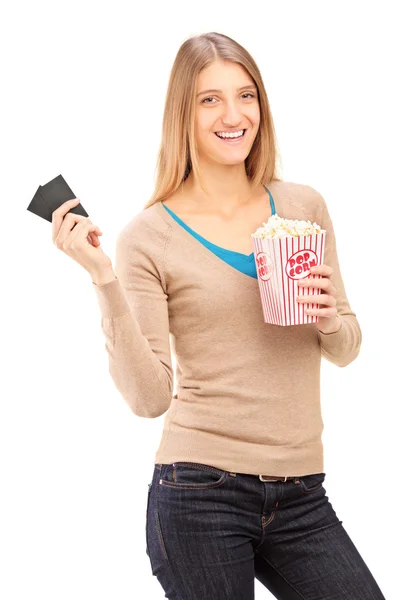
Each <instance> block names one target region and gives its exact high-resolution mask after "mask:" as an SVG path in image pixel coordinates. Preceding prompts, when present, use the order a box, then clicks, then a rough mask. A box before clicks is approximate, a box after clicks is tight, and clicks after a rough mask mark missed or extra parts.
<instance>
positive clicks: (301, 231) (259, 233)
mask: <svg viewBox="0 0 400 600" xmlns="http://www.w3.org/2000/svg"><path fill="white" fill-rule="evenodd" d="M325 231H326V230H325V229H321V227H320V226H319V225H318V224H317V223H311V221H304V220H303V221H299V220H298V219H294V220H293V219H284V218H283V217H278V215H277V214H275V215H272V216H271V217H270V218H269V219H268V223H263V227H259V228H258V229H257V230H256V231H255V233H252V234H251V235H252V237H261V238H266V237H268V238H282V237H286V236H288V235H290V236H292V237H298V236H299V235H314V234H315V233H322V232H325Z"/></svg>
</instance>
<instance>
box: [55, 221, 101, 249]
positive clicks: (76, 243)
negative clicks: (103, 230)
mask: <svg viewBox="0 0 400 600" xmlns="http://www.w3.org/2000/svg"><path fill="white" fill-rule="evenodd" d="M98 230H99V228H98V227H97V225H94V224H93V223H92V222H91V220H90V219H84V220H83V221H79V223H77V225H76V227H75V229H74V230H73V231H71V234H70V235H69V236H68V238H67V239H66V240H65V242H64V246H63V248H64V249H67V250H77V249H79V248H81V247H82V246H84V245H85V243H88V236H89V233H94V234H96V235H97V231H98Z"/></svg>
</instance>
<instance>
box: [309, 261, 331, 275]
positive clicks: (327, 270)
mask: <svg viewBox="0 0 400 600" xmlns="http://www.w3.org/2000/svg"><path fill="white" fill-rule="evenodd" d="M310 273H312V274H316V275H317V274H318V275H325V277H330V276H331V275H332V273H333V269H332V267H330V266H329V265H324V264H322V265H315V266H314V267H311V268H310Z"/></svg>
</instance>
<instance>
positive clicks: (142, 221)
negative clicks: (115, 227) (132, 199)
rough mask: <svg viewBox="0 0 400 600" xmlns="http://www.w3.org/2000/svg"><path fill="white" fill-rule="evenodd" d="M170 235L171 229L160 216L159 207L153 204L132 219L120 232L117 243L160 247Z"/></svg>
mask: <svg viewBox="0 0 400 600" xmlns="http://www.w3.org/2000/svg"><path fill="white" fill-rule="evenodd" d="M157 204H158V203H157ZM170 235H171V227H170V226H169V225H168V223H167V222H166V221H165V220H164V219H163V218H162V216H161V215H160V212H159V207H158V206H156V204H152V205H151V206H149V207H148V208H144V209H142V210H141V211H140V212H138V213H137V214H136V215H135V216H134V217H132V218H131V219H130V221H129V222H128V223H127V224H126V225H125V226H124V227H123V228H122V230H121V231H120V233H119V235H118V241H117V243H118V244H125V243H128V244H129V243H132V244H133V243H136V244H137V245H143V246H146V247H148V248H151V247H154V246H155V247H159V246H160V245H161V244H162V242H163V241H165V240H166V238H168V237H169V236H170Z"/></svg>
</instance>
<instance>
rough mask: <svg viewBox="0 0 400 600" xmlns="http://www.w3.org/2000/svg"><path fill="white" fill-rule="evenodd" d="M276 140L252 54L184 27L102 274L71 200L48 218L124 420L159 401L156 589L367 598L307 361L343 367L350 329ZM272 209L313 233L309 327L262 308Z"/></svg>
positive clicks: (172, 595)
mask: <svg viewBox="0 0 400 600" xmlns="http://www.w3.org/2000/svg"><path fill="white" fill-rule="evenodd" d="M227 137H228V138H230V139H226V138H227ZM276 147H277V146H276V140H275V134H274V127H273V121H272V117H271V112H270V108H269V103H268V99H267V95H266V92H265V89H264V85H263V82H262V78H261V75H260V73H259V70H258V68H257V66H256V64H255V62H254V60H253V59H252V58H251V56H250V55H249V54H248V52H247V51H246V50H245V49H244V48H242V47H241V46H240V45H239V44H238V43H236V42H235V41H234V40H232V39H230V38H229V37H227V36H224V35H221V34H217V33H208V34H204V35H200V36H196V37H193V38H190V39H188V40H186V41H185V42H184V44H183V45H182V46H181V48H180V49H179V51H178V54H177V57H176V60H175V62H174V65H173V69H172V72H171V77H170V82H169V88H168V91H167V99H166V106H165V113H164V122H163V137H162V144H161V150H160V154H159V160H158V176H157V181H156V186H155V192H154V194H153V196H152V198H151V199H150V200H149V202H148V203H147V204H146V206H145V207H144V209H143V210H142V211H141V212H140V213H139V214H138V215H136V216H135V217H134V218H133V219H132V220H131V221H130V223H129V224H128V225H127V226H126V227H124V229H123V230H122V232H121V234H120V235H119V237H118V241H117V248H116V269H115V271H114V269H113V267H112V264H111V260H110V259H109V258H108V257H107V256H106V255H105V254H104V253H103V252H102V250H101V249H100V243H99V240H98V236H100V235H101V231H100V230H99V228H98V227H97V226H95V225H93V224H92V223H91V221H90V220H89V219H85V218H84V217H81V216H79V215H75V214H73V213H68V214H67V212H68V211H69V209H70V208H71V205H73V203H69V202H67V203H65V204H64V205H62V206H61V207H60V208H59V209H58V210H57V211H55V213H54V218H53V240H54V242H55V243H56V244H57V246H58V247H59V248H62V249H63V250H64V251H65V252H67V253H68V254H69V255H70V256H71V257H72V258H74V259H75V260H77V262H79V264H81V265H82V266H83V267H84V268H85V269H86V270H87V271H88V272H89V273H90V275H91V277H92V282H93V284H94V289H95V292H96V294H97V298H98V301H99V306H100V309H101V314H102V328H103V331H104V334H105V337H106V349H107V352H108V356H109V365H110V373H111V376H112V378H113V380H114V382H115V385H116V387H117V389H118V390H119V391H120V393H121V394H122V396H123V398H124V399H125V400H126V402H127V403H128V404H129V406H130V407H131V409H132V411H133V412H134V413H135V414H136V415H138V416H141V417H148V418H154V417H159V416H161V415H163V414H165V413H166V417H165V421H164V431H163V435H162V439H161V443H160V446H159V448H158V450H157V453H156V456H155V465H154V472H153V478H152V482H151V484H149V493H148V507H147V516H146V543H147V545H146V551H147V553H148V555H149V559H150V564H151V569H152V573H153V574H154V575H155V576H156V577H157V578H158V581H159V582H160V584H161V586H162V588H163V590H164V591H165V596H166V597H167V598H169V599H171V600H200V599H205V598H207V599H214V600H216V599H218V600H219V599H221V600H222V599H225V598H229V599H230V600H239V599H240V600H242V599H243V600H251V599H253V598H254V580H255V578H257V579H258V580H259V581H260V582H262V583H263V584H264V585H265V587H266V588H268V589H269V590H270V592H271V593H272V594H273V595H274V596H275V597H276V598H280V599H282V600H289V599H292V598H303V599H310V600H311V599H316V598H318V599H321V600H322V599H324V598H326V599H328V598H329V599H330V600H334V599H339V598H340V600H345V599H351V600H356V599H360V600H361V599H362V600H373V599H374V600H377V599H382V598H383V595H382V592H381V590H380V589H379V587H378V585H377V583H376V582H375V580H374V578H373V576H372V574H371V572H370V571H369V569H368V567H367V565H366V564H365V562H364V561H363V559H362V557H361V555H360V554H359V552H358V551H357V549H356V547H355V546H354V544H353V542H352V541H351V539H350V538H349V536H348V534H347V533H346V531H345V529H344V528H343V525H342V521H340V520H339V519H338V517H337V515H336V513H335V511H334V509H333V507H332V505H331V503H330V502H329V500H328V497H327V496H326V491H325V488H324V486H323V483H324V480H325V473H324V472H323V446H322V442H321V434H322V430H323V421H322V417H321V407H320V389H319V377H320V364H321V356H324V357H325V358H326V359H327V360H329V361H330V362H332V363H334V364H336V365H337V366H341V367H344V366H346V365H348V364H349V363H350V362H352V361H353V360H354V359H355V358H356V357H357V355H358V353H359V350H360V345H361V330H360V326H359V323H358V321H357V318H356V315H355V313H354V312H353V311H352V310H351V308H350V305H349V302H348V299H347V297H346V293H345V289H344V285H343V281H342V278H341V274H340V268H339V263H338V257H337V253H336V245H335V235H334V230H333V226H332V222H331V219H330V216H329V212H328V209H327V206H326V203H325V201H324V199H323V197H322V196H321V195H320V194H319V193H318V192H317V191H316V190H314V189H313V188H312V187H310V186H308V185H304V184H296V183H288V182H284V181H283V180H282V179H280V178H279V177H277V174H276V163H277V150H276ZM75 203H76V202H75ZM275 212H277V214H279V216H282V217H286V218H289V219H296V218H297V219H305V220H308V219H310V220H311V221H312V222H314V221H316V222H317V223H318V224H319V225H320V226H321V227H322V228H324V229H326V247H325V261H324V262H325V264H323V265H319V266H318V267H315V268H314V272H315V273H319V274H320V275H321V276H322V277H321V278H318V279H315V282H314V286H315V287H316V288H319V289H320V290H321V294H320V295H318V296H315V295H314V296H312V301H313V302H314V303H318V308H315V309H314V310H311V311H310V312H309V314H312V315H318V316H319V320H318V322H317V323H311V324H304V325H301V326H289V327H281V326H276V325H270V324H267V323H264V321H263V315H262V309H261V302H260V294H259V288H258V280H257V275H256V269H255V261H254V255H253V253H252V243H251V242H252V240H251V233H253V232H254V231H255V230H256V229H257V228H258V227H259V226H260V225H261V224H262V223H263V222H266V221H267V220H268V218H269V216H271V214H273V213H275ZM64 215H66V216H65V218H64ZM116 274H117V276H116ZM308 285H309V284H308ZM306 299H307V297H306V296H303V297H302V298H301V300H298V301H299V302H300V301H303V302H304V301H305V300H306ZM170 334H171V340H172V348H173V351H174V354H175V356H176V358H177V389H178V392H177V394H173V387H174V377H173V369H172V364H171V349H170Z"/></svg>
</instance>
